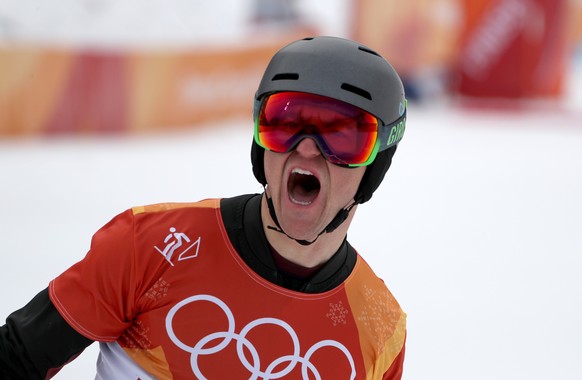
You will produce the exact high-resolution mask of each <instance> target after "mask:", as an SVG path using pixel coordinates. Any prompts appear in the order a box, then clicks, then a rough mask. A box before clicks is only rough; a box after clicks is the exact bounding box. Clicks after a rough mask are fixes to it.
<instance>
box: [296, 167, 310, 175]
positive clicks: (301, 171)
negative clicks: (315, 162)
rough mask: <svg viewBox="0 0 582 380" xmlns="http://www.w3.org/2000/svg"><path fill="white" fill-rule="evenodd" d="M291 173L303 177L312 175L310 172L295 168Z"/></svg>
mask: <svg viewBox="0 0 582 380" xmlns="http://www.w3.org/2000/svg"><path fill="white" fill-rule="evenodd" d="M291 173H294V174H303V175H313V173H312V172H310V171H309V170H304V169H299V168H295V169H293V170H292V171H291Z"/></svg>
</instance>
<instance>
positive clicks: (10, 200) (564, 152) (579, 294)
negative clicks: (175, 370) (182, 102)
mask: <svg viewBox="0 0 582 380" xmlns="http://www.w3.org/2000/svg"><path fill="white" fill-rule="evenodd" d="M170 3H171V4H172V5H170ZM225 3H227V4H228V5H229V6H230V8H233V10H232V11H233V12H235V11H236V7H237V6H238V5H236V4H238V2H236V1H226V2H225ZM300 3H301V5H302V7H303V9H305V7H306V6H308V7H309V12H312V13H309V12H308V13H309V14H310V15H312V17H314V19H317V20H318V22H320V23H321V25H322V28H323V30H324V31H326V32H328V33H329V34H336V35H343V34H345V33H346V27H345V21H344V16H345V13H346V12H345V10H346V9H347V8H346V7H345V4H346V3H345V1H342V2H333V1H331V0H329V1H321V2H317V3H316V2H310V3H309V5H306V3H307V1H303V2H300ZM121 4H125V5H121ZM210 4H215V3H214V2H211V3H208V2H198V1H193V0H191V1H186V0H182V1H178V0H174V1H172V2H163V1H161V0H160V1H153V0H149V1H145V0H144V1H139V2H138V1H135V0H132V1H129V0H127V1H125V2H120V3H119V4H115V5H114V2H107V1H104V0H103V1H99V0H91V1H89V0H87V1H80V0H66V1H65V0H62V1H60V2H59V5H57V4H54V3H51V4H50V5H49V4H44V2H41V1H32V0H27V1H26V2H23V1H20V0H8V1H4V2H3V3H0V16H2V15H4V20H6V15H7V14H10V15H13V18H12V19H11V20H13V21H11V24H10V25H12V26H11V27H10V33H8V32H6V33H5V34H4V35H5V36H9V37H10V38H12V39H18V38H19V36H24V37H23V38H31V36H33V37H34V36H38V35H39V34H38V32H39V31H38V30H35V27H37V26H38V25H41V24H42V22H44V24H42V25H41V27H42V30H44V31H46V34H45V35H44V37H46V38H49V39H50V38H55V39H58V38H63V39H67V38H71V40H73V39H74V38H79V35H77V36H76V37H75V36H71V31H75V30H78V28H79V23H81V24H85V25H86V26H87V28H86V29H84V30H85V33H86V34H83V32H80V33H81V34H80V35H81V36H82V37H84V38H86V39H88V40H91V39H96V40H99V38H103V39H107V38H118V39H123V38H124V37H126V38H127V39H128V40H132V39H134V38H139V31H143V32H144V33H146V31H149V33H151V34H152V35H151V36H150V37H149V38H152V39H155V38H156V36H159V35H160V33H161V34H163V33H168V34H170V38H172V39H173V40H179V39H180V38H181V37H180V31H182V32H183V31H184V28H186V25H189V26H188V27H192V26H191V25H190V24H189V23H187V22H186V21H187V20H186V18H187V17H186V16H185V15H186V14H190V15H191V14H193V13H188V12H195V11H200V9H204V10H205V11H209V9H210V7H211V5H210ZM342 5H343V6H344V7H343V8H342ZM172 6H173V7H174V8H172ZM90 7H93V8H94V9H97V11H95V10H94V9H93V11H91V12H93V13H95V12H97V13H98V14H99V15H100V16H98V17H96V16H93V17H88V16H87V19H83V17H84V16H83V15H84V14H85V13H84V12H86V9H89V8H90ZM100 7H101V8H100ZM107 7H109V8H107ZM334 7H335V8H334ZM338 7H339V8H338ZM190 8H191V9H190ZM230 8H229V7H226V6H225V7H221V10H222V11H224V10H225V9H230ZM99 9H101V10H99ZM104 9H105V10H104ZM172 9H173V10H172ZM330 9H334V10H335V13H334V12H329V10H330ZM99 12H101V13H99ZM107 12H109V13H110V14H111V17H110V18H109V21H107V22H105V21H103V19H104V18H105V16H104V14H105V13H107ZM132 12H133V13H132ZM134 13H135V14H134ZM330 13H331V15H330ZM20 15H26V16H27V17H23V16H20ZM58 15H70V16H71V19H75V20H74V21H69V22H63V23H61V25H60V26H59V27H56V24H55V28H52V29H51V28H50V25H51V22H50V20H53V21H54V20H55V18H57V16H58ZM135 15H138V16H141V17H143V19H141V17H137V19H138V20H137V21H136V17H133V16H135ZM75 16H76V18H75ZM225 17H226V21H225V22H224V24H222V25H210V24H208V23H207V24H204V23H202V22H201V24H203V25H198V26H196V27H200V28H202V29H201V30H202V31H200V32H199V33H198V34H196V36H200V35H202V34H208V35H213V36H214V37H216V38H217V39H220V38H221V37H220V33H225V29H228V28H225V25H227V26H228V25H229V24H228V23H229V21H232V20H235V19H236V17H235V15H231V14H229V15H228V16H225ZM229 17H230V19H229ZM89 19H90V20H93V21H92V22H93V24H95V25H93V24H90V23H89V22H88V21H87V20H89ZM139 19H141V23H139V21H140V20H139ZM195 19H196V20H200V19H201V18H200V17H199V16H198V17H195ZM202 19H203V18H202ZM14 20H22V23H21V24H18V23H16V22H14ZM31 20H32V21H31ZM35 20H36V21H35ZM124 20H133V21H132V22H134V23H135V25H133V24H132V25H133V26H134V27H133V28H130V29H131V31H127V34H123V31H122V30H121V29H122V28H120V26H122V25H124V23H127V22H129V21H124ZM144 20H147V22H146V21H144ZM176 20H178V21H179V23H178V25H176ZM232 22H234V21H232ZM39 23H40V24H39ZM144 23H150V24H151V25H144ZM0 25H2V23H0ZM5 25H6V23H5ZM35 25H36V26H35ZM75 25H76V26H75ZM103 25H108V26H109V27H110V28H112V29H114V31H115V30H116V31H117V33H118V35H115V33H114V31H112V30H110V29H107V30H108V32H107V33H110V35H105V36H104V35H99V31H100V30H105V29H106V28H104V27H103ZM138 25H139V27H138ZM165 26H167V27H165ZM116 27H117V28H118V29H115V28H116ZM19 28H20V29H19ZM75 28H77V29H75ZM136 28H137V31H136ZM173 28H175V29H173ZM204 28H210V31H209V29H204ZM4 30H6V29H4ZM219 30H220V31H219ZM212 32H214V34H212ZM27 33H28V34H27ZM35 33H36V34H35ZM103 33H105V32H103ZM132 33H134V34H135V36H134V35H133V34H132ZM172 33H174V35H172ZM47 34H48V37H47ZM146 37H147V36H146ZM575 62H576V65H575V66H574V68H573V70H572V73H571V75H570V76H569V80H568V96H567V99H566V101H565V102H564V103H562V104H556V105H555V107H547V106H544V107H541V108H540V109H538V110H536V111H531V112H526V113H519V112H512V111H495V110H480V111H479V110H472V111H469V110H466V109H463V108H460V107H457V106H454V105H451V104H450V103H447V102H439V104H423V105H421V104H417V103H411V104H410V108H409V119H408V125H407V131H406V134H405V137H404V140H403V142H402V143H401V146H400V147H399V149H398V152H397V154H396V156H395V159H394V162H393V166H392V168H391V169H390V171H389V173H388V175H387V178H386V179H385V181H384V183H383V184H382V186H381V188H380V189H379V190H378V191H377V192H376V194H375V195H374V197H373V198H372V200H371V201H370V202H369V203H367V204H364V205H362V206H360V207H359V209H358V211H357V214H356V218H355V219H354V222H353V225H352V228H351V230H350V233H349V239H350V241H351V242H352V244H353V245H354V246H355V247H356V248H357V249H358V250H359V251H360V252H361V254H362V255H363V256H364V257H365V258H366V259H367V261H368V262H370V264H371V265H372V266H373V267H374V268H375V270H376V271H377V273H378V275H379V276H380V277H382V278H383V279H384V280H385V282H386V283H387V285H388V286H389V288H390V289H391V290H392V292H393V293H394V294H395V295H396V297H397V298H398V300H399V301H400V303H401V305H402V307H403V308H404V309H405V311H406V312H407V314H408V341H407V354H406V362H405V374H404V379H405V380H438V379H446V380H493V379H503V380H517V379H524V380H525V379H527V380H548V379H555V380H579V379H582V360H581V358H582V275H581V271H582V113H581V108H582V107H581V105H582V100H581V99H582V98H581V96H580V95H581V94H582V90H581V88H582V75H580V74H581V72H582V70H581V69H582V60H581V59H578V60H576V61H575ZM250 96H252V94H249V99H250ZM251 134H252V121H251V116H250V110H249V117H248V118H245V119H240V120H231V121H228V122H223V123H217V124H209V125H208V126H206V127H205V128H197V129H193V130H191V131H186V132H179V133H172V134H154V135H148V136H125V137H116V138H112V137H109V138H87V137H80V138H52V139H40V138H31V139H24V140H23V139H8V140H6V139H5V140H0V258H1V261H0V267H1V268H2V276H1V277H0V319H1V320H2V321H3V319H4V318H5V317H6V316H7V315H8V314H9V313H10V312H11V311H13V310H15V309H17V308H20V307H22V306H23V305H24V304H25V303H26V302H28V301H29V300H30V299H31V298H32V297H33V296H34V295H35V294H36V293H37V292H38V291H40V290H41V289H43V288H44V287H46V286H47V284H48V282H49V281H50V280H51V279H52V278H54V277H55V276H57V275H58V274H60V273H61V272H62V271H63V270H65V269H66V268H68V267H69V266H70V265H72V264H73V263H74V262H76V261H78V260H80V259H81V258H82V257H83V256H84V254H85V253H86V251H87V248H88V246H89V243H90V239H91V236H92V234H93V233H94V232H95V231H96V230H97V229H98V228H99V227H101V226H102V225H103V224H105V223H106V222H107V221H109V219H111V218H112V217H113V216H114V215H115V214H117V213H119V212H121V211H123V210H125V209H126V208H128V207H131V206H135V205H142V204H150V203H157V202H164V201H195V200H199V199H202V198H207V197H224V196H232V195H236V194H241V193H247V192H260V191H261V190H262V189H261V187H260V186H259V185H258V183H257V182H256V181H255V180H254V178H253V176H252V172H251V165H250V160H249V149H250V143H251ZM96 357H97V345H96V344H94V345H92V346H91V347H90V348H88V349H87V350H86V351H85V352H84V353H83V354H82V355H81V356H80V357H79V358H78V359H77V360H76V361H75V362H73V363H71V364H70V365H69V366H67V367H65V368H64V369H63V370H62V371H61V372H60V373H59V374H58V375H57V376H56V377H55V378H56V379H92V378H94V376H95V371H94V368H95V360H96Z"/></svg>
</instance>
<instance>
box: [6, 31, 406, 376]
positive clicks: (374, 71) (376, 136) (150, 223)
mask: <svg viewBox="0 0 582 380" xmlns="http://www.w3.org/2000/svg"><path fill="white" fill-rule="evenodd" d="M405 118H406V101H405V99H404V91H403V88H402V83H401V81H400V79H399V77H398V75H397V74H396V72H395V71H394V69H393V68H392V67H391V66H390V65H389V64H388V63H387V62H386V61H385V60H384V59H383V58H381V57H380V56H379V55H378V54H377V53H375V52H374V51H372V50H370V49H369V48H367V47H365V46H363V45H360V44H358V43H355V42H353V41H349V40H344V39H339V38H334V37H315V38H307V39H304V40H300V41H296V42H294V43H291V44H290V45H288V46H286V47H284V48H282V49H281V50H280V51H279V52H278V53H277V54H275V56H274V57H273V58H272V60H271V62H270V63H269V65H268V67H267V69H266V71H265V74H264V76H263V79H262V81H261V83H260V85H259V88H258V91H257V93H256V97H255V107H254V120H255V133H254V141H253V143H252V148H251V159H252V164H253V172H254V175H255V177H256V178H257V180H258V181H259V182H260V183H261V184H262V185H263V186H264V187H265V191H264V193H263V194H250V195H241V196H238V197H234V198H228V199H208V200H204V201H201V202H197V203H190V204H172V203H168V204H158V205H151V206H145V207H134V208H132V209H130V210H127V211H125V212H123V213H121V214H119V215H118V216H116V217H115V218H113V219H112V220H111V221H110V222H109V223H108V224H106V225H105V226H104V227H103V228H101V229H100V230H99V231H98V232H97V233H96V234H95V236H94V237H93V240H92V242H91V249H90V251H89V253H88V254H87V256H86V257H85V258H84V259H83V260H82V261H80V262H79V263H77V264H75V265H74V266H72V267H71V268H69V269H68V270H66V271H65V272H64V273H63V274H61V275H60V276H58V277H57V278H56V279H54V280H53V281H52V282H51V283H50V284H49V287H48V288H47V289H46V290H44V291H42V292H41V293H39V294H38V295H37V296H36V297H35V298H34V299H33V300H32V301H31V302H30V303H29V304H28V305H26V306H25V307H24V308H22V309H21V310H18V311H16V312H15V313H13V314H11V315H10V316H9V317H8V319H7V323H6V325H5V326H3V327H1V328H0V377H1V378H3V379H4V378H6V379H13V378H14V379H16V378H25V379H34V378H50V377H51V376H52V375H54V374H55V373H56V372H57V371H58V370H59V368H61V367H62V366H63V365H64V364H66V363H67V362H68V361H70V360H72V359H73V358H74V357H76V355H78V354H79V353H80V352H81V351H82V350H83V349H84V348H85V347H87V346H88V345H89V344H91V343H92V342H93V341H98V342H100V343H99V344H100V355H99V359H98V362H97V378H98V379H142V380H143V379H154V378H155V379H171V378H174V379H189V378H198V379H248V378H253V379H279V378H293V379H296V378H303V379H315V378H321V379H400V378H401V376H402V367H403V360H404V342H405V336H406V315H405V314H404V312H403V311H402V310H401V309H400V307H399V305H398V303H397V302H396V300H395V299H394V297H393V296H392V295H391V294H390V292H389V291H388V289H387V288H386V287H385V285H384V283H383V282H382V281H381V280H380V279H379V278H377V277H376V275H375V274H374V273H373V271H372V270H371V269H370V267H369V266H368V265H367V264H366V263H365V261H364V260H363V259H362V257H360V256H359V255H358V254H357V253H356V251H355V250H354V248H353V247H352V246H351V245H350V244H349V243H348V242H347V240H346V235H347V231H348V227H349V225H350V223H351V221H352V218H353V216H354V213H355V210H356V208H357V205H358V204H360V203H364V202H366V201H368V200H369V199H370V198H371V197H372V194H373V192H374V191H375V190H376V188H377V187H378V186H379V185H380V182H381V181H382V179H383V177H384V175H385V173H386V171H387V170H388V168H389V166H390V163H391V160H392V156H393V154H394V152H395V150H396V145H397V144H398V142H399V141H400V139H401V138H402V133H403V131H404V125H405Z"/></svg>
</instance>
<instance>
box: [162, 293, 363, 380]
mask: <svg viewBox="0 0 582 380" xmlns="http://www.w3.org/2000/svg"><path fill="white" fill-rule="evenodd" d="M199 301H206V302H211V303H213V304H215V305H216V306H218V307H219V308H220V309H222V311H223V312H224V314H225V315H226V317H227V320H228V329H227V331H219V332H215V333H211V334H208V335H207V336H205V337H204V338H202V339H200V340H199V341H198V342H197V343H196V344H195V345H194V346H192V347H191V346H189V345H187V344H186V343H184V342H183V341H182V340H180V339H179V338H178V337H177V336H176V333H175V332H174V328H173V326H172V321H173V319H174V317H175V315H176V313H178V311H180V309H181V308H182V307H184V306H186V305H188V304H190V303H193V302H199ZM269 324H270V325H276V326H279V327H281V328H282V329H284V330H285V331H286V332H287V333H288V334H289V336H290V338H291V341H292V342H293V352H292V353H291V354H289V355H284V356H281V357H279V358H277V359H275V360H273V362H271V363H269V365H267V366H266V369H265V370H264V371H263V370H262V369H261V368H262V363H261V360H260V358H259V353H258V351H257V349H256V347H255V346H254V345H253V344H252V342H250V341H249V340H248V339H247V334H248V333H249V332H250V331H251V330H252V329H254V328H256V327H259V326H262V325H269ZM166 331H167V332H168V336H169V337H170V339H171V340H172V342H173V343H174V344H175V345H176V346H177V347H178V348H180V349H181V350H183V351H186V352H188V353H190V354H191V356H190V365H191V366H192V372H193V373H194V375H196V377H197V378H199V379H206V377H205V376H204V374H202V372H200V369H199V367H198V358H199V357H200V356H204V355H212V354H215V353H217V352H219V351H221V350H223V349H224V348H226V347H227V346H228V345H229V344H230V343H231V342H232V341H233V340H234V341H236V352H237V354H238V358H239V360H240V362H241V363H242V365H243V366H244V367H245V368H246V369H247V370H248V371H249V372H250V374H251V377H250V378H249V380H255V379H263V380H274V379H280V378H282V377H283V376H285V375H287V374H289V373H290V372H291V371H292V370H293V369H295V367H296V366H297V365H298V364H300V365H301V374H302V377H303V379H309V376H308V374H309V373H311V374H312V375H313V376H314V377H315V379H318V380H320V379H321V375H320V374H319V371H318V370H317V368H316V367H315V365H313V363H311V362H310V359H311V357H312V355H313V354H314V353H315V352H316V351H317V350H319V349H320V348H323V347H334V348H337V349H338V350H339V351H341V352H342V353H343V354H344V355H345V356H346V358H347V359H348V361H349V363H350V366H351V375H350V379H351V380H353V379H354V378H355V377H356V367H355V364H354V359H353V358H352V355H351V354H350V352H349V351H348V349H347V348H346V347H345V346H344V345H343V344H341V343H339V342H337V341H335V340H329V339H328V340H322V341H319V342H317V343H315V344H314V345H313V346H311V347H310V348H309V349H308V350H307V352H305V355H303V356H301V349H300V343H299V338H298V337H297V334H296V333H295V331H294V330H293V328H292V327H291V326H290V325H289V324H288V323H287V322H285V321H283V320H281V319H277V318H258V319H255V320H254V321H251V322H250V323H248V324H247V325H246V326H245V327H243V328H242V330H241V331H240V332H239V333H237V332H236V331H235V320H234V315H233V314H232V311H231V310H230V308H229V307H228V306H227V305H226V304H225V303H224V302H223V301H222V300H220V299H219V298H216V297H213V296H210V295H206V294H201V295H196V296H192V297H188V298H186V299H184V300H182V301H180V302H178V303H177V304H176V305H174V307H172V309H171V310H170V312H169V313H168V315H167V316H166ZM215 340H220V341H219V342H218V343H217V344H215V345H213V346H211V345H210V343H211V342H213V341H215ZM243 349H246V350H247V352H249V353H250V356H251V358H252V360H251V361H249V360H248V359H247V355H245V354H244V352H243ZM285 363H288V364H287V366H286V367H284V368H283V369H281V370H279V371H277V372H274V371H275V369H276V368H277V367H279V366H281V365H283V364H285Z"/></svg>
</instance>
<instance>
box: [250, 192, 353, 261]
mask: <svg viewBox="0 0 582 380" xmlns="http://www.w3.org/2000/svg"><path fill="white" fill-rule="evenodd" d="M353 215H354V213H353V212H350V213H349V215H348V217H347V219H346V220H345V222H344V223H342V224H341V225H340V226H338V227H337V228H336V229H335V230H334V231H332V232H330V233H324V234H322V235H320V236H319V237H318V238H317V239H316V240H315V241H313V240H314V239H315V238H313V239H309V241H313V243H311V244H309V245H304V244H300V243H299V242H297V241H296V240H295V239H296V238H294V237H289V236H287V235H286V234H284V233H281V232H280V231H277V230H274V229H271V228H269V226H275V225H276V223H275V221H274V220H273V218H272V217H271V215H270V213H269V208H268V205H267V197H266V194H263V199H262V200H261V218H262V222H263V230H264V231H265V235H266V236H267V240H268V241H269V244H271V246H272V247H273V249H275V250H276V251H277V252H278V253H279V254H280V255H281V256H282V257H284V258H285V259H287V260H289V261H290V262H292V263H295V264H297V265H300V266H303V267H306V268H312V267H315V266H318V265H321V264H323V263H325V262H327V261H328V260H329V259H330V258H331V257H332V256H333V255H334V253H335V252H336V251H337V250H338V249H339V247H340V246H341V244H342V243H343V241H344V239H345V236H346V234H347V230H348V226H349V225H350V223H351V220H352V218H353ZM297 240H302V238H298V239H297Z"/></svg>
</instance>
